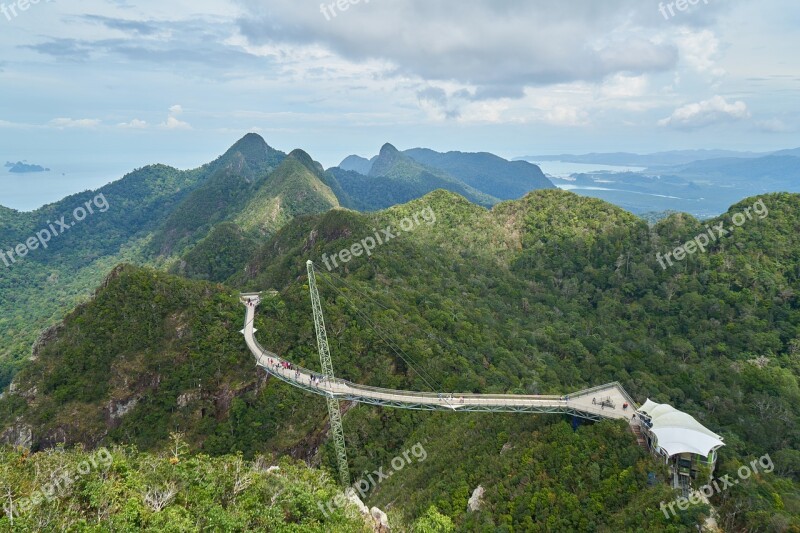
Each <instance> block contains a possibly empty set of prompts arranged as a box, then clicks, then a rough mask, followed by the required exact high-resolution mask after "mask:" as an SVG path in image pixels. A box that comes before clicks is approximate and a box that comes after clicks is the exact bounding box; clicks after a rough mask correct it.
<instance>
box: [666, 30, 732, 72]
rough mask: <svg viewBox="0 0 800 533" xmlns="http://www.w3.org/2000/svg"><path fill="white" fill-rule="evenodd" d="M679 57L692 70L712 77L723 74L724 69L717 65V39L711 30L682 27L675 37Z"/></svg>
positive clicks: (718, 53)
mask: <svg viewBox="0 0 800 533" xmlns="http://www.w3.org/2000/svg"><path fill="white" fill-rule="evenodd" d="M675 43H676V44H677V45H678V49H679V50H680V51H681V57H682V58H683V60H684V61H685V62H686V64H687V65H688V66H689V67H690V68H692V69H693V70H695V71H697V72H700V73H703V74H710V75H712V76H714V77H720V76H724V75H725V69H723V68H720V67H717V66H716V64H717V59H718V57H719V55H720V52H719V39H717V37H716V35H714V32H713V31H711V30H702V31H691V30H689V29H685V28H684V29H682V30H680V31H679V32H678V35H677V36H676V37H675Z"/></svg>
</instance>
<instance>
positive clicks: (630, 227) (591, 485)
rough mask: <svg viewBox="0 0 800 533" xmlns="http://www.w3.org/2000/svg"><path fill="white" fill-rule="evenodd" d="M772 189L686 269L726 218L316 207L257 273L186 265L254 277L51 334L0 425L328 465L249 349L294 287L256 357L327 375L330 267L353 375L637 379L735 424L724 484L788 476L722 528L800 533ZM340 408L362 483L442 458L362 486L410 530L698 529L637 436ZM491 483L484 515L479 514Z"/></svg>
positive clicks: (791, 213) (75, 321) (93, 311)
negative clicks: (397, 467)
mask: <svg viewBox="0 0 800 533" xmlns="http://www.w3.org/2000/svg"><path fill="white" fill-rule="evenodd" d="M389 155H390V156H391V155H392V154H389ZM386 159H389V158H386ZM287 161H288V163H287V162H284V163H285V164H286V167H285V168H284V170H282V171H281V170H280V169H279V170H278V171H276V172H275V173H276V174H277V173H278V172H279V171H280V174H279V176H283V177H282V178H281V179H276V187H279V185H280V184H282V183H289V182H294V181H293V180H299V181H300V182H303V183H311V184H316V183H317V182H316V181H314V179H312V176H313V177H314V178H315V179H317V180H318V181H319V182H322V179H321V177H320V176H319V173H320V172H319V171H320V169H319V168H317V167H316V166H315V165H314V164H313V162H311V161H310V158H308V159H306V158H304V157H303V154H300V153H298V154H293V155H291V156H289V157H288V158H287ZM282 166H283V164H282ZM389 168H395V165H390V166H389ZM314 170H317V171H318V172H314ZM322 177H324V175H323V176H322ZM270 179H272V178H270ZM314 190H315V191H317V192H319V194H320V196H319V198H325V197H326V194H324V192H325V189H324V188H323V189H314ZM328 191H330V189H328ZM309 195H311V193H309ZM762 200H763V201H764V202H765V204H766V205H767V206H768V207H769V216H768V217H766V218H764V219H759V218H755V219H754V220H750V221H748V222H747V224H745V225H743V226H742V227H740V228H738V229H736V230H734V232H733V233H732V234H731V235H730V236H728V238H727V239H720V240H719V241H717V242H715V243H713V244H712V245H711V246H710V248H709V250H708V252H707V253H705V254H694V255H692V256H690V257H688V258H687V259H686V260H684V261H682V262H679V263H677V264H676V265H675V266H674V267H672V268H671V269H662V268H661V267H660V266H659V263H658V260H657V259H656V253H657V252H659V253H663V252H665V251H666V250H671V249H673V248H675V246H677V245H679V244H682V243H684V242H686V241H688V240H690V239H692V238H694V237H695V236H696V235H698V234H699V233H701V232H703V231H705V225H706V223H701V222H699V221H697V220H695V219H693V218H692V217H689V216H686V215H672V216H670V217H668V218H667V219H665V220H662V221H660V222H659V223H657V224H656V225H655V226H653V227H652V228H651V227H649V225H648V224H647V223H646V222H645V221H643V220H641V219H639V218H637V217H635V216H633V215H631V214H630V213H627V212H625V211H622V210H620V209H618V208H616V207H613V206H611V205H609V204H607V203H604V202H602V201H599V200H594V199H588V198H582V197H578V196H575V195H573V194H571V193H568V192H564V191H559V190H545V191H536V192H534V193H531V194H529V195H527V196H526V197H524V198H522V199H520V200H516V201H509V202H503V203H501V204H498V205H496V206H495V207H494V208H493V209H491V210H487V209H485V208H483V207H481V206H477V205H474V204H473V203H471V202H469V201H467V200H466V199H464V198H463V197H460V196H458V195H456V194H453V193H451V192H447V191H435V192H433V193H431V194H429V195H426V196H424V197H422V198H419V199H416V200H414V201H412V202H409V203H407V204H403V205H397V206H394V207H392V208H390V209H387V210H384V211H378V212H374V213H366V214H362V213H357V212H353V211H347V210H341V209H331V210H328V211H326V212H324V213H323V214H318V215H311V216H302V217H298V218H295V219H293V220H292V221H291V223H288V224H285V225H283V227H281V228H280V229H278V230H277V231H276V232H275V233H274V234H272V235H271V236H270V237H269V238H267V239H263V240H262V242H261V244H260V245H259V246H257V248H255V249H254V251H253V253H252V255H251V256H250V258H249V259H247V261H246V265H245V266H244V267H242V268H234V267H231V266H230V265H228V264H226V263H225V262H224V260H225V259H226V258H227V256H228V252H225V253H224V254H221V255H219V256H218V258H219V259H220V260H222V262H221V263H219V264H217V263H214V262H213V261H211V262H208V263H203V262H200V261H196V262H193V263H192V264H193V265H205V266H207V269H206V270H203V271H202V272H204V273H206V272H210V273H211V274H210V275H209V279H216V280H220V279H222V277H223V276H224V275H225V274H227V273H229V272H234V274H233V275H231V276H230V277H229V278H227V279H226V280H225V281H224V282H222V283H213V284H212V283H209V282H205V281H194V280H187V279H185V278H182V277H180V276H176V275H172V274H166V273H161V272H157V271H155V270H151V269H143V268H139V267H134V266H124V267H120V268H117V269H115V270H114V272H113V273H112V274H111V275H110V276H109V277H108V278H107V280H106V281H105V282H104V283H103V284H102V286H101V287H100V288H99V289H98V291H97V293H96V295H95V296H94V298H92V300H91V301H90V302H88V303H87V304H85V305H83V306H81V307H79V308H77V309H76V310H75V311H73V312H72V313H70V315H69V316H68V317H67V318H66V320H65V321H64V324H63V325H62V326H61V327H59V328H57V329H55V330H53V331H51V332H50V333H49V334H48V336H47V339H46V341H45V342H43V343H41V345H40V346H39V347H38V349H37V351H36V359H35V360H34V361H32V362H30V363H29V364H27V365H26V366H25V367H24V368H23V369H22V371H21V372H20V373H19V375H18V376H17V378H16V379H15V382H14V387H13V391H10V392H9V393H8V394H7V395H6V396H5V397H3V398H2V399H0V434H2V437H3V440H5V441H7V442H11V443H26V442H27V441H28V440H29V439H28V435H30V444H32V445H33V447H34V449H41V448H47V447H49V446H52V445H54V444H56V443H58V442H63V441H66V442H68V443H86V444H88V445H91V446H97V445H114V444H118V443H126V444H135V445H137V447H138V448H139V449H141V450H144V451H145V452H151V451H157V450H160V449H163V447H165V446H166V445H167V444H168V442H169V432H170V431H175V430H178V431H182V432H184V433H185V434H186V436H185V438H186V441H187V443H188V445H189V446H190V448H191V449H192V450H193V451H195V452H202V453H204V454H208V455H211V456H225V455H228V454H231V453H235V452H237V451H240V452H242V453H243V455H244V458H245V459H247V460H250V459H252V458H255V457H257V456H258V455H260V454H277V455H289V456H291V457H293V458H295V459H302V460H305V461H307V462H308V463H310V464H312V465H319V466H321V467H323V468H326V469H332V467H333V465H334V464H335V457H334V454H333V450H332V447H331V445H330V443H329V442H328V441H326V439H325V435H326V431H327V425H326V411H325V402H324V400H323V399H321V398H319V397H316V396H309V395H306V394H304V393H303V392H302V391H299V390H296V389H293V388H290V387H289V386H287V385H286V384H284V383H282V382H280V381H277V380H275V379H273V378H269V377H266V376H265V375H264V373H263V371H261V370H258V369H256V368H255V367H254V365H253V361H252V355H251V354H250V353H249V352H248V350H247V349H246V347H245V344H244V341H243V339H242V336H241V335H240V334H239V330H240V329H241V327H242V320H243V316H244V309H243V307H242V306H241V304H239V303H238V293H239V291H241V290H266V289H276V290H277V291H278V295H277V296H275V297H265V301H264V303H263V304H262V305H261V307H260V308H259V312H258V314H257V316H256V327H257V330H258V333H257V335H258V338H259V342H260V343H261V344H262V345H264V346H265V347H268V348H269V349H271V350H274V351H276V352H277V353H279V354H281V355H282V356H283V357H286V358H287V359H289V360H291V361H294V362H296V363H297V364H300V365H303V366H305V367H307V368H311V369H319V363H318V356H317V351H316V344H315V337H314V325H313V320H312V317H311V311H310V305H309V297H308V288H307V286H306V285H305V283H306V280H305V277H304V272H305V261H306V260H307V259H313V260H314V261H316V262H317V263H318V265H319V267H318V268H319V272H320V275H319V278H320V286H321V290H322V297H323V299H324V302H323V306H324V309H325V313H326V324H327V327H328V333H329V337H330V342H331V348H332V353H333V358H334V367H335V370H336V373H337V376H339V377H342V378H344V379H349V380H352V381H356V382H359V383H363V384H367V385H373V386H383V387H393V388H407V389H413V390H422V391H425V390H434V391H453V392H456V393H457V392H470V391H474V392H490V393H542V394H560V393H563V391H565V390H576V389H580V388H582V387H586V386H592V385H597V384H601V383H605V382H609V381H615V380H618V381H620V382H622V384H623V385H624V386H625V387H626V389H627V390H628V391H629V392H630V393H631V394H632V395H633V396H634V398H635V399H636V400H637V401H638V402H640V403H641V402H644V400H645V399H647V398H651V399H653V400H655V401H659V402H667V403H672V404H673V405H675V406H676V407H678V408H679V409H681V410H684V411H686V412H688V413H690V414H692V415H693V416H695V417H696V418H697V419H698V420H699V421H700V422H701V423H703V424H704V425H706V426H708V427H709V428H711V429H713V430H714V431H716V432H718V433H719V434H720V435H723V436H724V438H725V442H726V446H725V447H724V448H723V449H722V451H721V454H720V461H719V463H718V471H717V473H716V476H717V477H723V476H725V475H730V476H731V477H733V478H734V479H738V477H739V476H738V474H737V472H738V471H739V469H740V467H742V466H743V465H747V464H749V463H750V461H752V460H754V459H756V458H758V457H761V456H764V455H765V454H769V456H770V457H771V458H772V460H773V461H774V463H775V471H774V472H772V473H764V472H759V473H757V474H754V475H752V476H750V477H749V478H748V479H746V480H742V481H741V482H740V483H739V484H737V485H736V487H735V488H731V489H730V490H727V491H725V492H724V493H721V494H716V495H715V496H713V497H712V504H713V505H714V506H715V507H716V508H717V511H718V512H719V518H718V522H719V523H720V525H721V526H722V527H723V528H724V529H725V530H732V531H735V530H743V529H748V530H764V531H771V530H772V531H781V530H783V531H791V530H792V528H797V527H800V523H798V516H800V498H798V494H800V468H798V466H800V454H798V452H797V450H798V449H800V386H798V377H799V376H800V358H798V356H800V313H798V312H797V308H798V302H797V296H796V295H797V294H798V290H800V287H798V279H799V278H798V276H797V264H798V261H800V242H798V238H797V232H796V228H797V227H798V226H799V225H800V220H798V217H800V197H798V196H797V195H791V194H773V195H767V196H764V197H762ZM754 201H755V199H749V200H746V201H743V202H741V203H740V204H737V205H735V206H733V207H731V209H730V210H729V212H728V213H727V214H725V215H723V216H722V217H720V218H719V219H717V220H713V221H711V224H717V223H724V224H725V225H726V226H727V227H729V228H733V227H734V225H733V223H732V217H733V216H734V215H735V214H736V213H739V212H742V211H743V210H744V209H745V208H746V207H748V206H751V205H753V203H754ZM264 205H269V203H268V202H267V203H265V204H264ZM421 212H427V213H429V214H430V213H433V214H435V221H432V222H430V223H428V222H427V221H428V220H433V217H429V218H426V219H425V221H422V219H420V223H419V224H417V225H416V226H415V227H414V228H413V229H412V230H411V231H407V232H406V231H398V232H397V233H398V236H397V237H396V238H395V239H393V240H391V241H389V242H386V243H384V244H383V245H381V246H380V247H378V248H376V249H375V250H374V251H373V253H372V254H371V255H369V256H366V255H362V256H361V257H357V258H354V259H353V260H352V261H350V262H347V263H346V264H340V265H339V267H337V268H335V269H334V271H333V272H331V273H328V271H327V269H326V268H325V267H324V266H323V257H325V256H327V257H331V256H333V255H336V254H338V252H339V251H340V250H342V249H345V248H349V247H350V246H351V245H352V244H353V243H355V242H359V241H360V240H361V239H363V238H364V237H367V236H370V235H373V233H374V231H375V230H374V229H373V228H385V227H393V228H398V227H400V224H401V221H402V220H403V219H405V218H407V217H410V218H412V219H413V215H414V214H419V213H421ZM243 220H248V221H252V220H253V219H252V218H249V217H244V218H243ZM256 220H258V221H262V220H264V219H263V218H257V219H256ZM259 227H260V226H259V223H258V222H257V223H252V224H251V228H253V229H256V230H258V228H259ZM217 231H218V232H219V233H218V234H213V233H212V235H210V236H209V237H208V238H209V239H211V237H212V236H213V237H214V240H212V241H209V242H208V243H207V245H206V250H207V251H208V252H209V254H210V252H212V251H214V250H215V249H220V247H221V245H222V243H223V242H225V241H228V240H232V241H234V242H233V244H232V245H231V246H232V248H231V250H232V251H231V252H230V253H231V255H235V254H236V253H237V252H236V250H240V246H239V244H241V239H236V238H235V237H234V236H236V235H239V236H240V237H242V236H243V235H244V233H240V232H239V231H242V232H246V231H249V230H244V229H242V230H237V228H234V227H231V226H230V225H226V226H220V227H218V228H217ZM232 237H233V238H232ZM237 242H238V244H237ZM765 250H768V251H769V252H768V253H766V252H765ZM209 254H206V255H209ZM243 255H246V254H242V256H243ZM193 268H197V269H198V270H197V272H199V271H200V270H201V269H200V268H199V266H198V267H193ZM204 268H205V267H204ZM345 411H346V413H347V414H346V415H345V417H344V425H345V432H346V435H345V436H346V440H347V444H348V452H349V462H350V467H351V471H352V472H354V476H356V477H360V476H361V473H362V472H374V471H377V470H378V469H380V468H384V469H388V468H389V465H392V459H393V458H395V457H398V456H402V452H403V451H404V450H409V449H411V447H413V446H415V445H417V444H419V445H421V446H424V448H425V451H426V459H425V460H424V462H423V461H415V462H412V463H411V464H408V465H407V467H406V468H404V469H403V471H402V473H400V472H397V473H395V474H394V475H393V476H391V477H390V478H389V479H386V480H383V481H382V482H381V483H379V484H377V485H375V486H373V487H372V489H371V490H370V492H369V494H368V497H367V503H368V505H377V506H378V507H380V508H387V507H389V504H391V511H390V513H389V518H390V521H391V522H392V523H394V524H400V525H401V527H400V529H402V525H408V524H412V523H413V522H415V521H418V520H423V519H425V520H428V519H429V520H433V521H436V520H439V519H440V518H441V515H444V516H446V517H447V518H448V519H449V520H451V521H452V522H453V523H454V524H455V526H456V527H457V528H458V530H467V531H473V530H478V531H482V530H487V531H497V530H512V529H513V530H550V531H642V530H645V531H695V530H696V527H695V524H696V523H698V522H702V521H703V520H704V517H705V516H707V514H708V512H709V511H708V507H707V506H705V505H693V506H691V507H690V508H689V509H688V510H681V511H680V512H679V513H678V515H677V516H676V517H675V518H672V519H667V518H666V517H665V516H664V514H663V513H662V512H661V511H660V510H659V505H660V503H661V502H669V501H671V500H672V499H673V498H674V497H675V494H674V493H673V492H672V491H671V490H670V489H669V488H668V487H667V486H666V484H664V483H663V481H664V474H665V472H664V469H663V465H662V464H661V463H660V462H659V461H657V460H656V459H654V458H652V457H650V456H648V455H647V454H646V453H645V452H644V451H643V450H642V449H640V448H639V447H638V446H637V444H636V441H635V438H634V437H633V435H632V434H631V433H630V431H629V430H628V428H627V427H626V425H625V424H624V423H622V422H611V421H607V422H602V423H596V424H591V423H588V424H583V425H578V426H576V427H573V426H572V425H571V424H570V423H569V422H570V421H569V419H566V418H564V417H561V416H552V415H550V416H534V415H524V414H517V415H512V414H506V415H490V414H478V413H476V414H456V413H425V412H410V411H400V410H391V409H385V408H384V409H381V408H377V407H370V406H364V405H360V406H354V405H351V404H346V405H345ZM465 458H468V460H465ZM649 474H653V475H654V476H655V478H656V479H657V480H659V482H657V483H655V484H651V483H649V478H650V476H649ZM479 485H480V486H482V487H483V488H484V489H485V494H484V498H483V501H484V507H483V510H482V511H478V512H469V511H467V500H468V499H469V497H470V495H471V494H472V492H473V491H474V490H475V489H476V487H478V486H479ZM313 505H314V504H313V503H312V506H313ZM432 507H434V509H432ZM426 517H427V518H426ZM332 530H334V531H336V530H337V529H336V528H333V529H332Z"/></svg>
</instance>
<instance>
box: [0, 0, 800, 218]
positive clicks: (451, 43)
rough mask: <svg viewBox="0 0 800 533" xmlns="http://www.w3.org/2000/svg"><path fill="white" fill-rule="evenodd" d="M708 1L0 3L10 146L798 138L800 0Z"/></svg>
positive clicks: (143, 158)
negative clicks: (681, 5) (256, 137)
mask: <svg viewBox="0 0 800 533" xmlns="http://www.w3.org/2000/svg"><path fill="white" fill-rule="evenodd" d="M30 1H31V2H32V1H33V0H30ZM694 1H695V3H696V5H694V6H689V8H688V9H687V10H685V11H680V10H679V9H678V8H677V6H674V5H673V7H671V8H670V6H669V4H670V2H664V3H662V4H661V8H660V4H659V2H657V1H652V0H605V1H597V0H569V1H564V0H361V1H360V2H358V3H352V2H355V0H342V1H341V3H340V5H341V6H343V7H345V8H346V9H341V8H340V7H338V6H337V5H336V4H335V3H330V2H328V3H329V4H330V5H326V6H325V7H323V6H321V5H320V2H319V0H317V1H308V0H170V1H169V2H164V1H163V0H162V1H156V0H106V1H103V0H82V1H81V2H72V1H66V0H63V1H62V0H57V1H52V0H51V1H47V0H40V1H39V2H38V3H37V4H31V5H29V6H28V9H27V10H24V11H23V10H21V9H20V7H19V3H20V0H0V3H2V4H3V10H2V11H1V12H0V51H2V54H1V55H0V95H2V98H0V146H1V148H0V157H3V158H5V159H14V160H18V159H27V160H29V161H30V162H34V163H40V164H43V165H45V166H52V167H54V168H56V167H58V168H61V167H62V166H65V165H67V163H69V164H70V165H72V167H70V168H73V167H77V166H80V165H81V164H85V165H86V166H87V167H89V166H91V168H93V169H95V170H96V169H105V171H106V172H121V171H123V170H126V169H127V170H130V169H132V168H134V167H136V166H142V165H144V164H148V163H152V162H163V163H168V164H172V165H175V166H178V167H181V168H187V167H192V166H196V165H199V164H201V163H203V162H206V161H208V160H211V159H213V158H214V157H215V156H217V155H219V154H220V153H221V152H223V151H224V150H225V148H227V147H228V146H229V145H230V144H232V143H233V142H235V141H236V140H237V139H238V138H239V137H241V136H242V135H244V134H245V133H247V132H248V131H255V132H258V133H260V134H261V135H263V136H264V138H265V139H266V140H267V142H269V143H270V144H271V145H272V146H274V147H276V148H279V149H282V150H284V151H289V150H291V149H293V148H296V147H301V148H303V149H305V150H307V151H308V152H309V153H311V155H312V156H313V157H314V158H315V159H317V160H319V161H321V162H322V163H323V164H324V165H325V166H332V165H335V164H336V163H338V162H339V161H340V160H341V159H342V158H343V157H344V156H346V155H348V154H350V153H357V154H361V155H365V156H367V155H373V154H374V153H376V152H377V151H378V149H379V148H380V146H381V144H383V143H384V142H387V141H389V142H392V143H393V144H395V145H396V146H397V147H398V148H401V149H405V148H412V147H416V146H426V147H430V148H434V149H438V150H465V151H477V150H486V151H492V152H495V153H498V154H500V155H503V156H506V157H514V156H520V155H525V154H540V153H561V152H590V151H634V152H650V151H661V150H670V149H685V148H727V149H740V150H759V151H763V150H772V149H781V148H790V147H792V148H794V147H797V146H800V140H798V139H799V138H798V131H797V126H796V125H797V124H798V123H799V121H798V118H800V117H799V116H798V115H799V114H800V113H798V110H799V109H800V107H798V104H799V103H800V101H799V100H800V91H798V89H800V64H798V63H800V60H798V59H797V53H796V50H797V49H798V48H800V46H799V44H800V43H799V42H798V41H800V37H798V34H797V31H796V29H797V28H798V27H800V5H798V4H797V2H796V0H763V1H755V0H753V1H744V0H694ZM670 10H671V11H672V13H670ZM673 14H674V15H673ZM60 165H61V166H60ZM2 203H3V201H2V198H0V204H2Z"/></svg>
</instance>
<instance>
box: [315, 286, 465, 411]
mask: <svg viewBox="0 0 800 533" xmlns="http://www.w3.org/2000/svg"><path fill="white" fill-rule="evenodd" d="M321 278H322V279H323V280H324V281H325V282H326V283H328V285H329V286H330V287H331V288H332V289H333V290H335V291H336V292H337V293H338V294H339V295H340V296H341V297H342V298H344V299H345V300H346V301H347V303H349V304H350V306H351V307H352V308H353V310H354V311H355V312H356V313H357V314H358V315H360V316H361V318H363V319H364V321H365V322H367V324H369V326H370V327H371V328H372V329H373V330H374V331H375V333H376V334H377V335H378V337H380V338H381V340H382V341H383V342H384V343H385V344H386V345H387V346H388V347H389V348H390V349H391V350H392V351H393V352H394V354H395V355H396V356H397V357H398V358H400V359H402V360H403V362H405V363H406V365H408V367H409V368H410V369H411V370H413V371H414V372H415V373H416V374H417V375H418V376H419V377H420V379H422V381H423V382H424V383H425V385H426V386H427V387H428V388H429V389H430V390H431V391H432V392H435V393H439V394H440V395H441V397H442V401H444V402H445V403H446V404H448V405H449V404H450V403H451V402H450V400H448V399H447V398H446V397H445V395H444V394H443V390H444V389H443V387H442V385H441V383H439V382H438V381H437V380H436V379H435V378H434V377H433V376H431V374H430V373H429V372H428V371H427V370H426V369H425V367H424V366H423V365H421V364H419V363H417V364H414V362H416V361H415V360H414V358H413V357H411V356H410V355H409V354H408V353H407V352H406V351H405V350H403V349H402V348H400V347H399V346H397V345H396V344H395V343H394V342H392V341H391V340H389V339H388V336H387V335H384V334H385V332H384V331H383V330H382V329H381V328H380V327H379V326H378V325H377V324H375V323H374V322H373V321H372V320H371V319H370V318H369V316H367V315H366V314H365V313H364V312H363V311H361V310H360V309H359V308H358V306H357V305H356V304H355V303H353V301H352V300H350V298H348V297H347V295H346V294H345V293H343V292H342V291H341V289H339V288H338V287H337V286H336V285H334V284H333V283H332V282H331V281H330V280H327V279H325V277H324V276H321ZM379 305H380V304H379ZM380 307H383V306H380ZM383 308H384V309H386V310H391V309H389V308H387V307H383ZM412 361H414V362H412ZM417 367H419V368H420V369H422V372H420V370H419V369H418V368H417ZM426 376H427V378H426ZM431 382H433V383H434V384H435V385H434V384H431Z"/></svg>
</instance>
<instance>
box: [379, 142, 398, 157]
mask: <svg viewBox="0 0 800 533" xmlns="http://www.w3.org/2000/svg"><path fill="white" fill-rule="evenodd" d="M398 153H400V151H399V150H398V149H397V148H395V147H394V145H392V144H390V143H386V144H384V145H383V146H382V147H381V155H394V154H398Z"/></svg>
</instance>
